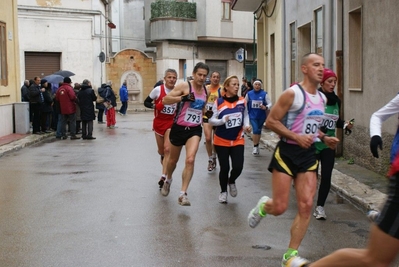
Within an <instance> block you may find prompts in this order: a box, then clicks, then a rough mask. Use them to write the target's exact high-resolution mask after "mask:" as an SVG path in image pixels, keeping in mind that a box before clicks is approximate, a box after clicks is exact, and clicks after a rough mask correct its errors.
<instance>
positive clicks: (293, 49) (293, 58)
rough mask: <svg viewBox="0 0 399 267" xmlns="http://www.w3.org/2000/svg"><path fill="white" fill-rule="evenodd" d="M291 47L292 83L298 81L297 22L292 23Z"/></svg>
mask: <svg viewBox="0 0 399 267" xmlns="http://www.w3.org/2000/svg"><path fill="white" fill-rule="evenodd" d="M290 47H291V53H290V54H291V55H290V60H291V61H290V62H291V68H290V69H291V77H290V83H294V82H296V72H295V70H296V36H295V23H291V24H290Z"/></svg>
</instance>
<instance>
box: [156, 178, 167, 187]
mask: <svg viewBox="0 0 399 267" xmlns="http://www.w3.org/2000/svg"><path fill="white" fill-rule="evenodd" d="M165 179H166V178H165V177H163V176H162V177H161V179H159V181H158V185H159V190H161V189H162V187H163V184H164V183H165Z"/></svg>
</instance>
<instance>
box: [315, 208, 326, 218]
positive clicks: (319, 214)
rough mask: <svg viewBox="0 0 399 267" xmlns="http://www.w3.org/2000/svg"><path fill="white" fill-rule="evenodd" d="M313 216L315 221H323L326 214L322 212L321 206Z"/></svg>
mask: <svg viewBox="0 0 399 267" xmlns="http://www.w3.org/2000/svg"><path fill="white" fill-rule="evenodd" d="M313 216H315V217H316V220H325V219H327V215H326V212H325V211H324V208H323V207H322V206H317V207H316V209H315V211H314V213H313Z"/></svg>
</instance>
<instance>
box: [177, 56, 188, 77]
mask: <svg viewBox="0 0 399 267" xmlns="http://www.w3.org/2000/svg"><path fill="white" fill-rule="evenodd" d="M186 74H187V73H186V60H185V59H179V77H177V78H179V79H184V80H186Z"/></svg>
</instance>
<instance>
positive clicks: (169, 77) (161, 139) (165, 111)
mask: <svg viewBox="0 0 399 267" xmlns="http://www.w3.org/2000/svg"><path fill="white" fill-rule="evenodd" d="M176 81H177V72H176V70H174V69H167V70H166V71H165V76H164V83H163V84H161V85H159V86H156V87H155V88H154V89H152V91H151V93H150V94H149V95H148V97H147V98H146V100H145V101H144V106H146V107H147V108H153V109H154V120H153V124H152V128H153V131H154V133H155V140H156V142H157V147H158V154H159V155H161V164H162V176H161V179H159V181H158V185H159V189H161V188H162V187H163V184H164V182H165V179H166V163H167V160H168V158H169V151H170V141H169V133H170V129H171V127H172V124H173V117H174V115H175V111H176V104H171V105H164V104H162V98H164V96H165V95H167V94H168V93H169V92H170V91H172V89H173V88H174V87H175V84H176Z"/></svg>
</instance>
